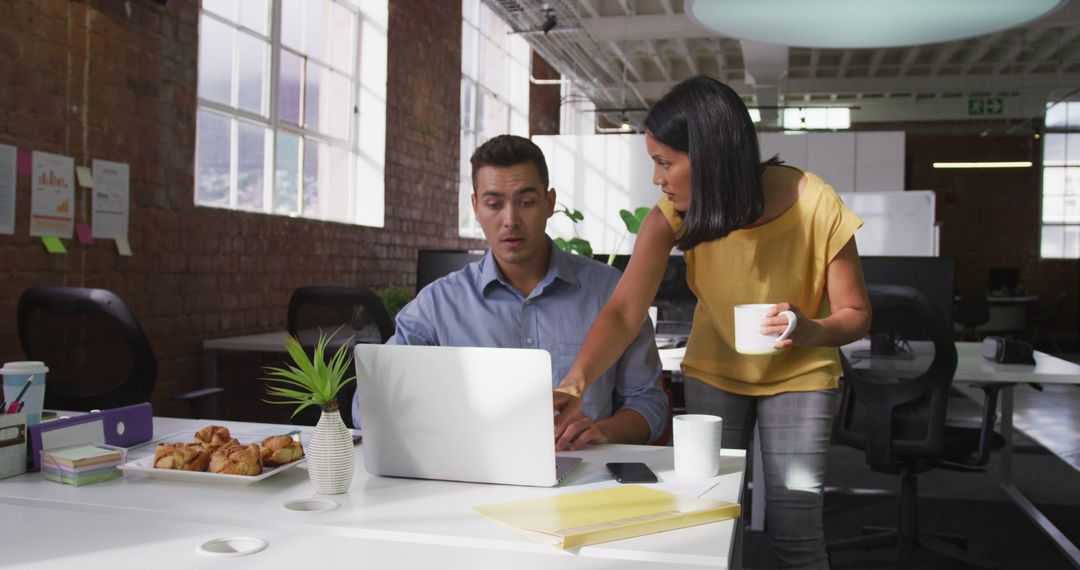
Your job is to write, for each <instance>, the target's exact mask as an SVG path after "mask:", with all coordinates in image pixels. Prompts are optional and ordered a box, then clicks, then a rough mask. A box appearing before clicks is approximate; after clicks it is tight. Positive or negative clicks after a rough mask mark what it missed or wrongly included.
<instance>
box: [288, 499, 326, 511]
mask: <svg viewBox="0 0 1080 570" xmlns="http://www.w3.org/2000/svg"><path fill="white" fill-rule="evenodd" d="M338 506H339V505H338V504H337V503H335V502H334V501H331V500H329V499H316V498H314V497H313V498H309V499H293V500H291V501H288V502H286V503H285V504H284V505H282V507H284V508H285V510H287V511H292V512H294V513H325V512H326V511H332V510H334V509H336V508H338Z"/></svg>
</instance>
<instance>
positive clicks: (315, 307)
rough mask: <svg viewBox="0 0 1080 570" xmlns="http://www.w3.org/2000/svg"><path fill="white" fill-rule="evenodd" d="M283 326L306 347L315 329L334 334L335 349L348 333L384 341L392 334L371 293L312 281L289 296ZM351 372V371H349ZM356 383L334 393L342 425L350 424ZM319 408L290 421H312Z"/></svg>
mask: <svg viewBox="0 0 1080 570" xmlns="http://www.w3.org/2000/svg"><path fill="white" fill-rule="evenodd" d="M285 327H286V329H287V330H288V331H289V334H292V335H294V336H296V337H297V338H299V339H300V342H301V343H302V344H303V345H304V346H305V347H306V348H308V349H309V350H311V349H313V347H314V344H315V340H316V339H317V338H318V334H319V332H318V331H320V330H321V331H322V332H323V333H325V334H326V335H330V334H332V333H334V331H337V334H336V336H335V337H334V338H335V339H337V340H338V341H339V342H334V343H331V349H332V350H337V348H338V347H339V346H341V344H340V342H343V341H345V340H346V339H348V338H349V337H352V339H353V341H352V342H353V343H371V344H374V343H379V344H382V343H385V342H386V341H387V340H390V337H392V336H394V322H393V321H392V320H391V319H390V315H388V314H387V313H386V308H384V307H383V304H382V301H380V300H379V298H378V297H377V296H375V293H373V292H371V290H369V289H367V288H365V287H359V286H352V287H349V286H327V285H313V286H309V287H300V288H299V289H296V290H295V291H293V294H292V297H290V298H289V309H288V315H287V318H286V320H285ZM349 375H351V371H350V374H349ZM355 392H356V383H355V382H350V383H349V384H347V385H346V386H345V387H344V388H342V390H341V392H339V393H338V409H339V410H340V412H341V419H342V420H343V421H344V422H345V425H346V426H349V427H352V425H353V418H352V398H353V393H355ZM318 421H319V412H318V410H315V409H310V408H309V409H307V410H304V411H303V412H300V413H299V414H297V415H296V416H295V417H294V418H293V422H294V423H298V424H303V425H315V424H316V423H317V422H318Z"/></svg>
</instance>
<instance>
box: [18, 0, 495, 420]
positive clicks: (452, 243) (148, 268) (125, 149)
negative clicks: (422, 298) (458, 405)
mask: <svg viewBox="0 0 1080 570" xmlns="http://www.w3.org/2000/svg"><path fill="white" fill-rule="evenodd" d="M444 4H445V5H444V6H442V7H441V8H440V9H439V10H432V9H431V6H430V4H429V2H427V1H425V0H391V1H390V19H389V31H388V33H389V55H388V57H389V61H388V66H389V73H388V86H387V98H388V105H387V135H386V139H387V140H386V149H387V156H386V227H385V228H383V229H375V228H364V227H359V226H351V225H344V224H336V223H326V222H318V221H309V220H300V219H290V218H283V217H278V216H267V215H258V214H246V213H238V212H230V211H224V210H214V209H209V208H197V207H195V206H194V205H193V202H194V198H193V176H194V172H193V170H194V169H193V162H194V150H195V105H196V92H195V89H196V80H197V50H198V1H197V0H172V1H170V2H169V3H168V5H167V6H166V7H161V6H160V5H158V4H156V3H154V2H148V1H147V2H132V3H131V8H132V14H131V17H130V19H129V18H128V17H127V15H126V14H125V13H124V3H123V2H115V1H109V0H97V1H93V0H91V1H88V2H74V1H70V0H39V1H34V2H29V1H25V0H24V1H20V0H0V14H3V15H4V16H3V17H2V18H0V143H3V144H9V145H14V146H17V147H19V149H20V150H29V149H35V150H42V151H47V152H53V153H59V154H64V155H69V156H73V157H74V158H75V162H76V165H88V164H89V162H90V159H91V158H102V159H107V160H115V161H120V162H127V163H130V165H131V195H132V196H131V226H130V241H131V245H132V248H133V250H134V252H135V255H134V257H130V258H124V257H119V256H118V255H117V254H116V251H115V248H114V247H113V244H112V242H111V241H109V242H100V241H99V242H97V243H95V244H93V245H89V246H81V245H77V244H75V243H74V242H73V241H71V240H69V241H67V242H66V243H67V246H68V254H67V255H48V254H47V253H46V252H45V249H44V247H43V246H42V245H41V243H40V241H39V240H37V239H31V238H30V237H29V228H28V221H27V220H28V218H29V210H30V182H29V177H28V176H19V177H18V181H17V186H18V189H17V208H16V217H17V220H16V228H15V230H16V233H15V235H14V236H9V235H0V361H6V360H14V359H20V358H21V357H22V353H21V349H20V347H19V344H18V340H17V337H16V331H15V304H16V300H17V298H18V295H19V293H20V292H21V291H22V290H24V289H26V288H28V287H31V286H35V285H69V286H85V287H102V288H106V289H111V290H113V291H115V292H116V293H117V294H119V295H120V296H121V297H122V298H124V299H125V300H126V301H127V302H128V304H129V305H130V306H131V307H132V310H133V311H134V312H135V314H136V316H137V317H138V318H139V320H140V321H141V323H142V325H143V327H144V328H145V329H146V331H147V333H148V335H149V336H150V340H151V343H152V345H153V347H154V350H155V352H156V353H157V357H158V361H159V365H160V372H159V375H158V384H157V386H156V388H155V395H154V405H155V411H156V412H157V413H160V414H169V413H183V410H182V409H177V408H176V407H175V404H173V403H171V402H170V401H169V400H168V396H169V395H170V394H174V393H176V392H179V391H182V390H184V389H190V388H194V387H197V386H199V385H200V383H201V376H202V368H201V362H202V349H201V346H202V341H203V339H206V338H215V337H224V336H232V335H239V334H249V333H256V332H265V331H272V330H279V329H281V328H284V322H285V308H286V304H287V302H288V298H289V295H290V293H291V291H292V290H293V289H294V288H296V287H298V286H301V285H308V284H362V285H366V286H369V287H372V288H380V287H383V286H386V285H389V284H402V285H405V286H406V287H407V288H409V289H411V288H412V286H413V284H414V283H415V264H416V251H417V249H420V248H475V247H481V246H482V244H481V243H479V242H476V241H471V240H461V239H459V238H458V237H457V164H458V144H459V140H458V137H459V135H458V114H459V105H460V96H459V81H460V74H459V73H460V71H459V70H460V66H461V46H460V38H461V12H460V3H458V2H445V3H444ZM76 197H77V204H78V210H77V212H78V213H77V218H76V221H81V222H87V221H88V219H89V218H88V208H89V196H88V194H87V192H86V191H85V190H82V189H79V190H77V194H76Z"/></svg>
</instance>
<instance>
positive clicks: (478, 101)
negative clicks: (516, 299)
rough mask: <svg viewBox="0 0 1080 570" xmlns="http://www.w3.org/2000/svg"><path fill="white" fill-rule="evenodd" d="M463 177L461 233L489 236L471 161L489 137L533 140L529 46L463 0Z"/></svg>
mask: <svg viewBox="0 0 1080 570" xmlns="http://www.w3.org/2000/svg"><path fill="white" fill-rule="evenodd" d="M461 8H462V12H463V19H464V21H463V22H462V26H461V175H460V181H461V184H460V191H459V200H458V230H459V234H460V235H461V236H462V237H475V238H482V237H484V234H483V232H482V231H481V229H480V226H479V225H478V224H477V223H476V219H475V217H474V216H473V213H472V203H471V201H470V196H472V166H471V165H470V164H469V158H471V157H472V153H473V151H474V150H476V147H478V146H480V145H481V144H483V143H484V141H486V140H487V139H489V138H491V137H493V136H495V135H501V134H507V133H509V134H514V135H521V136H524V137H527V136H529V58H530V57H532V52H531V51H530V49H529V44H528V43H527V42H526V41H525V40H524V39H523V38H522V37H521V36H518V35H510V34H509V33H508V32H510V31H511V30H510V27H509V26H507V25H506V23H505V22H503V21H502V20H500V19H499V17H498V16H496V15H495V13H494V12H492V11H491V9H490V8H488V7H487V6H485V5H484V4H482V3H481V2H480V0H462V3H461Z"/></svg>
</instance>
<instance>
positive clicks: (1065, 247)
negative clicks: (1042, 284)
mask: <svg viewBox="0 0 1080 570" xmlns="http://www.w3.org/2000/svg"><path fill="white" fill-rule="evenodd" d="M1057 105H1063V106H1065V107H1064V108H1063V109H1061V110H1060V111H1059V112H1063V113H1064V115H1063V117H1064V119H1065V124H1064V125H1049V122H1050V121H1049V120H1047V119H1049V116H1050V112H1051V109H1052V108H1053V107H1055V106H1057ZM1072 115H1076V116H1078V117H1080V101H1060V102H1058V103H1055V104H1048V105H1047V108H1046V112H1045V113H1044V115H1043V119H1044V120H1043V128H1042V132H1041V134H1040V140H1041V141H1042V143H1043V144H1042V147H1043V149H1042V170H1041V172H1040V179H1039V258H1040V259H1080V217H1078V219H1076V220H1075V221H1070V220H1068V213H1067V212H1068V211H1069V209H1070V208H1069V207H1068V199H1069V198H1070V197H1071V198H1072V199H1073V200H1074V201H1076V202H1077V205H1074V208H1073V209H1077V210H1080V159H1078V160H1076V161H1075V162H1070V157H1069V154H1070V153H1069V142H1070V139H1073V140H1075V141H1077V142H1078V143H1080V121H1078V122H1075V123H1074V122H1073V120H1072V119H1071V117H1072ZM1055 135H1062V136H1064V137H1065V139H1064V144H1065V146H1064V149H1063V150H1062V152H1063V159H1062V161H1061V164H1051V165H1048V164H1047V162H1048V161H1047V156H1046V149H1047V143H1048V141H1049V140H1050V137H1051V136H1055ZM1075 154H1077V155H1078V156H1080V150H1077V151H1076V152H1075ZM1058 170H1061V171H1063V177H1062V180H1063V181H1064V182H1063V184H1064V186H1063V188H1062V194H1060V195H1059V194H1056V193H1055V194H1047V190H1048V187H1047V179H1048V178H1049V177H1048V176H1047V174H1048V173H1050V172H1051V171H1058ZM1070 171H1072V172H1074V173H1076V174H1077V175H1076V177H1075V180H1076V182H1075V184H1074V185H1075V186H1076V187H1075V188H1074V189H1073V191H1072V192H1070V188H1069V183H1068V180H1069V176H1068V174H1069V172H1070ZM1054 178H1056V176H1055V177H1054ZM1052 198H1062V210H1061V211H1059V212H1054V216H1053V217H1054V218H1060V221H1058V220H1055V221H1047V218H1048V215H1047V212H1046V206H1047V201H1048V199H1052ZM1077 215H1078V216H1080V213H1078V214H1077ZM1051 228H1060V231H1061V235H1062V242H1061V249H1060V252H1059V253H1060V254H1055V255H1049V254H1048V253H1047V246H1046V231H1047V230H1048V229H1051ZM1069 234H1073V235H1074V236H1076V237H1075V238H1074V240H1073V244H1072V246H1070V245H1069V243H1068V241H1069ZM1070 250H1071V251H1070Z"/></svg>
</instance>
